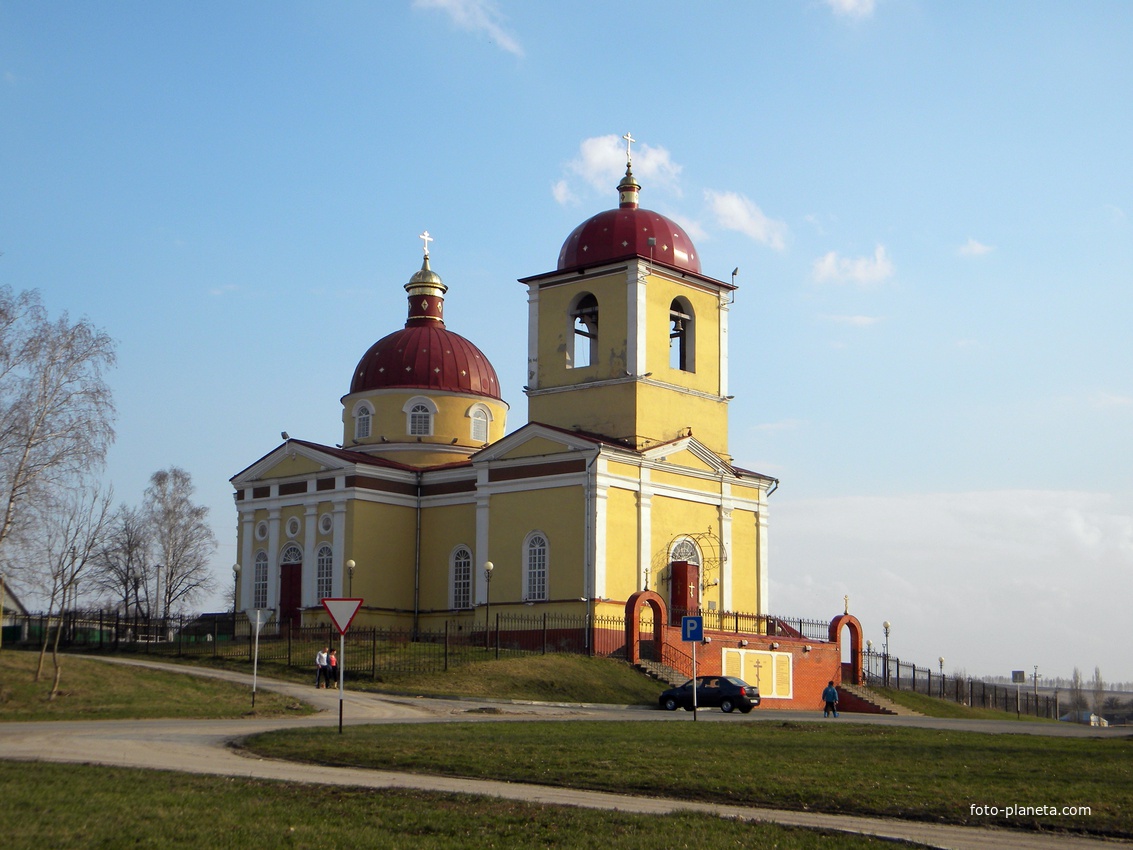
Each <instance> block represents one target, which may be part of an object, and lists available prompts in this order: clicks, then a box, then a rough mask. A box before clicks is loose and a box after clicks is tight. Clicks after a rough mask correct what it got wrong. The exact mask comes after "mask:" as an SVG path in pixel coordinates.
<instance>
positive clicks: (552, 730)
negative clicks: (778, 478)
mask: <svg viewBox="0 0 1133 850" xmlns="http://www.w3.org/2000/svg"><path fill="white" fill-rule="evenodd" d="M246 745H247V747H248V748H249V749H250V750H252V751H254V752H256V753H259V754H262V755H266V756H271V757H275V758H287V759H298V760H302V761H309V762H315V763H319V764H340V765H352V766H358V767H371V768H382V769H385V770H406V771H415V772H421V773H435V774H444V775H449V776H469V777H477V778H492V779H497V780H507V781H513V782H537V783H541V784H548V785H557V786H568V787H574V788H588V789H595V790H605V791H618V792H622V793H629V794H645V795H659V796H668V797H678V798H684V799H690V800H711V801H716V802H724V803H730V804H737V805H753V806H768V807H773V808H786V809H797V810H809V811H821V812H832V813H844V814H856V815H874V816H882V817H896V818H902V819H911V820H927V821H935V822H948V823H956V824H973V825H991V824H995V825H1001V826H1010V827H1013V828H1016V829H1018V828H1032V829H1066V830H1073V831H1088V832H1093V833H1100V834H1107V835H1125V836H1129V835H1133V809H1131V807H1130V799H1131V795H1130V789H1131V788H1133V741H1131V740H1130V739H1128V738H1124V739H1105V740H1095V739H1085V740H1084V739H1079V738H1071V739H1066V738H1048V737H1035V736H1029V735H984V734H977V733H961V732H951V731H940V730H933V729H913V728H890V727H878V726H872V725H870V726H864V725H863V726H855V725H851V724H841V723H839V724H838V725H835V724H834V723H826V724H819V723H794V722H786V723H751V722H743V721H740V720H737V721H736V722H725V723H702V724H695V723H685V724H681V725H677V724H674V723H672V722H665V723H650V722H626V723H619V722H591V723H561V722H526V723H463V724H445V725H442V726H429V727H424V726H419V725H406V726H380V727H364V726H358V727H350V728H348V729H347V730H346V731H345V733H344V734H343V735H342V736H341V737H340V736H339V735H337V734H335V735H328V734H327V733H326V731H325V730H295V731H286V732H277V733H271V734H267V735H259V736H256V737H255V738H252V739H250V740H249V741H248V742H246ZM973 805H976V806H984V805H987V806H999V807H1000V808H1002V807H1004V806H1007V805H1027V806H1056V807H1058V808H1059V809H1061V808H1062V807H1066V806H1090V807H1091V814H1090V815H1089V816H1076V817H1071V816H1062V815H1059V814H1055V815H1050V816H1048V815H1043V816H1036V817H1029V818H1027V817H1015V818H1013V819H1011V820H1010V821H1002V820H997V819H996V818H993V817H973V815H972V812H971V807H972V806H973Z"/></svg>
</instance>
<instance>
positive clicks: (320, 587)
mask: <svg viewBox="0 0 1133 850" xmlns="http://www.w3.org/2000/svg"><path fill="white" fill-rule="evenodd" d="M315 563H316V564H317V570H318V572H317V573H316V578H317V585H316V587H315V594H316V595H317V596H318V598H319V600H320V601H321V600H323V599H326V598H327V597H328V596H330V595H331V594H332V591H331V579H332V576H333V575H334V573H333V568H334V554H333V553H332V552H331V548H330V547H329V546H320V547H319V552H318V554H317V555H316V556H315Z"/></svg>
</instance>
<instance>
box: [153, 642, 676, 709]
mask: <svg viewBox="0 0 1133 850" xmlns="http://www.w3.org/2000/svg"><path fill="white" fill-rule="evenodd" d="M312 658H313V656H312ZM162 660H163V661H166V660H168V661H176V660H178V659H173V658H170V659H162ZM182 660H184V659H182ZM185 661H186V663H189V664H193V665H195V666H199V667H208V668H211V669H224V670H238V671H241V672H245V673H250V672H251V665H250V664H248V663H247V662H246V661H243V660H240V661H237V660H234V659H224V658H211V657H209V658H195V659H189V660H185ZM313 664H314V662H313V661H312V667H311V669H310V670H307V669H306V668H298V667H288V666H287V665H285V664H280V663H278V662H264V661H261V662H260V665H259V673H260V675H261V676H266V677H270V678H273V679H282V680H284V681H288V682H300V683H302V684H310V683H312V682H313V681H314V666H313ZM666 687H668V685H665V684H663V683H661V682H658V681H656V680H655V679H650V678H649V677H648V676H643V675H642V674H641V673H639V672H638V671H636V670H634V669H633V668H632V667H630V666H629V665H628V664H626V663H625V662H623V661H615V660H612V659H609V658H588V657H586V656H582V655H566V654H562V655H558V654H552V655H527V656H521V657H517V658H502V659H500V660H498V661H497V660H494V659H493V660H486V661H475V662H472V663H469V664H462V665H459V666H453V667H450V668H449V669H448V671H446V672H441V673H403V672H391V671H382V674H381V681H374V680H372V679H370V678H369V677H368V676H360V677H358V678H351V677H350V676H349V675H348V676H347V679H346V689H347V690H350V691H366V692H370V693H385V694H400V695H411V696H461V697H475V698H478V699H480V698H482V699H509V700H535V701H539V702H582V703H587V702H590V703H603V704H612V705H656V704H657V696H658V695H659V694H660V693H661V691H663V690H664V689H665V688H666Z"/></svg>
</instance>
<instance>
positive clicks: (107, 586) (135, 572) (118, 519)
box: [91, 505, 153, 617]
mask: <svg viewBox="0 0 1133 850" xmlns="http://www.w3.org/2000/svg"><path fill="white" fill-rule="evenodd" d="M150 551H151V537H150V527H149V524H148V523H147V522H146V517H145V515H144V514H143V513H142V511H141V510H139V509H138V508H132V507H129V506H128V505H121V506H120V507H119V508H118V510H117V511H115V512H114V516H112V517H111V518H110V521H109V522H108V523H107V528H106V534H105V537H104V538H103V541H102V543H101V545H100V546H99V548H98V551H97V552H96V553H95V556H94V564H93V565H92V566H93V569H92V572H91V580H92V581H93V583H94V585H95V587H97V588H99V589H100V590H102V591H103V592H105V593H107V594H109V596H110V598H111V599H113V600H114V604H115V606H116V607H118V608H119V610H120V611H121V612H122V613H123V614H124V615H129V614H130V609H131V599H132V600H133V603H132V604H133V613H134V615H135V616H137V615H140V614H142V613H143V611H144V614H145V616H146V617H149V616H150V615H151V614H152V610H153V606H152V604H151V598H152V597H151V589H152V582H151V580H150V573H151V570H150V564H151V563H152V557H151V555H150ZM143 595H144V597H145V606H144V608H143V605H142V597H143Z"/></svg>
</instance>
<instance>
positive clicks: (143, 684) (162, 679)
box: [0, 649, 312, 721]
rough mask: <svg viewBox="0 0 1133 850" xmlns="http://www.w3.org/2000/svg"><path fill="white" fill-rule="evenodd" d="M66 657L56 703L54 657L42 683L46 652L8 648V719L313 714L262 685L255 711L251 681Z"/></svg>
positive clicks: (1, 702) (1, 700)
mask: <svg viewBox="0 0 1133 850" xmlns="http://www.w3.org/2000/svg"><path fill="white" fill-rule="evenodd" d="M60 660H61V662H62V670H63V673H62V677H61V679H60V683H59V694H58V695H57V696H56V698H55V699H54V700H50V701H49V700H48V698H47V697H48V695H49V694H50V692H51V682H52V678H53V675H54V669H53V667H52V664H51V657H50V654H49V655H48V657H47V658H46V659H44V668H43V675H42V677H41V678H40V681H39V682H36V681H34V673H35V669H36V665H37V664H38V662H39V653H37V652H19V651H13V650H9V649H5V650H4V651H2V652H0V721H6V720H7V721H12V720H120V719H135V718H136V719H141V718H159V717H161V718H169V717H193V718H222V717H280V716H284V715H291V714H309V713H311V711H312V709H311V707H310V706H307V705H305V704H302V703H297V702H296V701H295V700H293V699H289V698H287V697H284V696H281V695H279V694H275V693H271V692H270V691H262V690H260V691H257V694H256V708H255V711H254V712H253V711H252V707H251V706H252V697H251V691H250V689H249V688H248V687H246V686H243V685H235V684H232V683H231V682H222V681H219V680H216V679H207V678H202V677H200V676H186V675H183V674H180V673H167V672H164V671H160V670H147V669H145V668H142V667H133V666H127V665H122V664H108V663H106V662H103V661H97V660H93V659H88V658H81V657H77V656H74V655H63V656H60Z"/></svg>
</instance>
